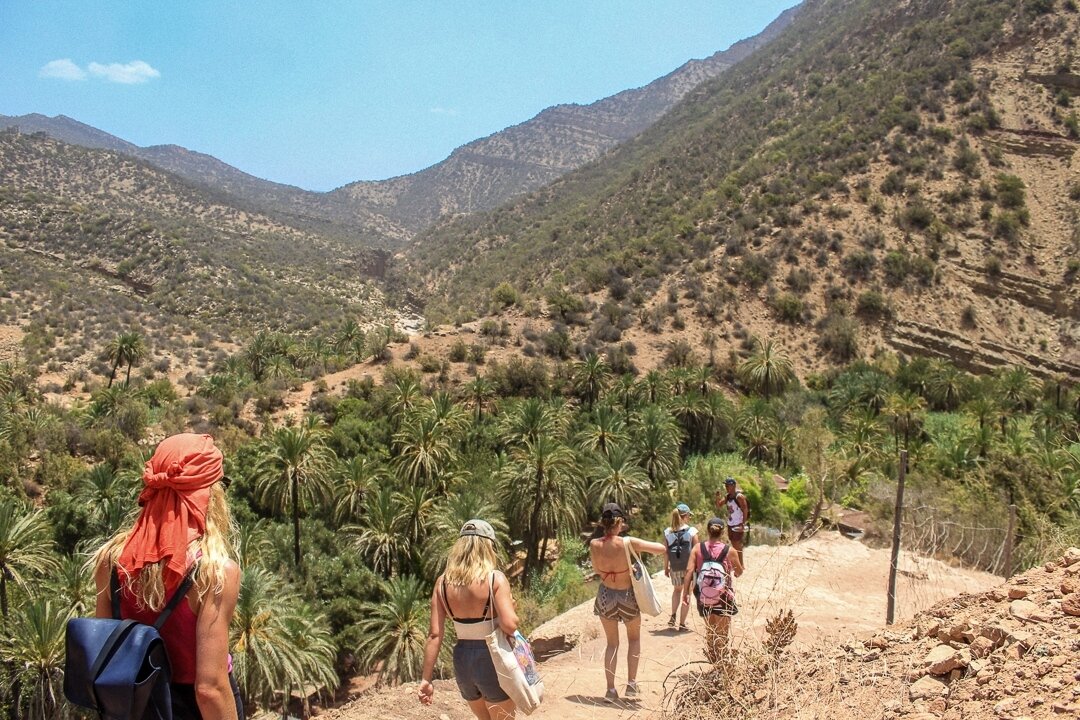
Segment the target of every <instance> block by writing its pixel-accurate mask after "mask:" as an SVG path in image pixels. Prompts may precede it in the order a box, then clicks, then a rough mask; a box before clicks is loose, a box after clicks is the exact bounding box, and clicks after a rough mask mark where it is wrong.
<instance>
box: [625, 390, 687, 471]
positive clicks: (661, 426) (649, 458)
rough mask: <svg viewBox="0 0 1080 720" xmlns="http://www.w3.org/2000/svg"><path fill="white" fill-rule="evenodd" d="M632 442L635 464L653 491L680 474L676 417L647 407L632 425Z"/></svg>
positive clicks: (651, 406) (679, 434)
mask: <svg viewBox="0 0 1080 720" xmlns="http://www.w3.org/2000/svg"><path fill="white" fill-rule="evenodd" d="M635 428H636V432H635V434H634V439H633V447H634V451H635V453H636V454H637V457H638V461H639V462H640V463H641V466H642V467H643V468H644V469H645V473H646V474H647V475H648V476H649V483H650V484H651V485H652V487H653V489H654V490H660V489H661V488H662V486H663V484H664V482H665V481H667V480H669V479H670V478H672V477H674V476H675V475H676V474H677V473H678V472H679V462H680V460H679V447H680V445H681V444H682V430H681V428H680V427H679V424H678V423H677V422H676V421H675V418H674V417H672V416H671V413H669V412H668V411H667V410H665V409H663V408H662V407H660V406H658V405H649V406H648V407H646V408H645V410H644V411H643V412H642V413H641V417H640V419H639V421H638V422H637V423H636V424H635Z"/></svg>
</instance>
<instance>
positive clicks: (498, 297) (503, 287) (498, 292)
mask: <svg viewBox="0 0 1080 720" xmlns="http://www.w3.org/2000/svg"><path fill="white" fill-rule="evenodd" d="M491 299H492V301H494V302H495V304H497V305H499V306H500V307H504V308H507V307H510V306H511V305H517V304H519V303H520V302H521V296H520V295H519V294H518V291H517V290H515V289H514V286H513V285H511V284H510V283H508V282H506V281H505V280H504V281H503V282H501V283H499V284H498V285H496V286H495V288H494V289H493V290H492V291H491Z"/></svg>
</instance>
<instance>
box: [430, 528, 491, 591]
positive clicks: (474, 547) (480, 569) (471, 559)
mask: <svg viewBox="0 0 1080 720" xmlns="http://www.w3.org/2000/svg"><path fill="white" fill-rule="evenodd" d="M498 564H499V558H498V556H497V555H496V554H495V543H493V542H491V541H490V540H488V539H487V538H483V537H480V536H478V535H465V536H463V537H459V538H458V539H457V542H455V543H454V545H453V547H451V548H450V554H449V556H447V558H446V574H445V575H443V578H444V579H445V580H446V583H447V584H448V585H458V586H464V585H473V584H475V583H478V582H481V581H485V582H486V581H487V579H488V577H489V576H490V575H491V573H493V572H495V569H496V568H497V567H498Z"/></svg>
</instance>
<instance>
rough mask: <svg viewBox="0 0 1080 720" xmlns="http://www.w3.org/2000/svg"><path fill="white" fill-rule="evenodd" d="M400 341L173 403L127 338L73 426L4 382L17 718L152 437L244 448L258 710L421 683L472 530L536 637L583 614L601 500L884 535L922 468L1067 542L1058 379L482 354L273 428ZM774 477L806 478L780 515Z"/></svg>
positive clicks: (9, 654)
mask: <svg viewBox="0 0 1080 720" xmlns="http://www.w3.org/2000/svg"><path fill="white" fill-rule="evenodd" d="M346 336H347V337H346ZM395 339H396V338H395V337H394V334H393V333H392V332H390V331H380V332H373V333H370V334H365V333H363V332H361V331H359V330H358V329H356V328H355V327H353V326H352V325H351V324H350V325H347V326H346V327H345V329H344V331H342V332H341V333H339V334H338V335H335V336H333V337H328V338H319V339H307V340H297V339H295V338H292V337H289V336H285V335H275V334H268V333H263V334H260V335H258V336H256V337H255V338H254V339H253V340H252V341H251V342H250V343H249V344H248V346H247V347H246V348H245V349H244V350H243V351H241V352H239V353H237V354H235V355H233V356H230V357H227V358H225V359H223V360H222V361H221V362H219V363H218V365H217V366H216V367H215V368H213V372H211V373H210V374H209V375H207V376H206V377H204V378H203V379H202V380H201V382H200V384H199V385H198V386H197V388H196V391H195V392H194V393H193V394H192V395H191V396H189V397H187V398H184V399H180V398H179V397H178V393H177V392H176V389H175V388H174V387H173V386H172V384H171V383H170V382H169V381H168V380H167V379H165V378H157V379H154V378H151V377H147V375H148V373H140V374H137V375H136V376H135V377H134V378H132V377H130V373H127V374H126V376H125V381H124V382H123V383H119V384H118V383H113V382H112V380H113V376H114V375H115V370H116V369H117V367H120V366H123V365H127V366H128V367H129V368H130V366H131V365H133V364H138V362H139V361H140V358H141V357H142V356H143V355H144V354H145V353H146V348H145V347H144V344H143V341H142V339H141V338H139V337H137V336H136V337H131V336H122V337H120V338H118V339H117V341H116V342H115V343H113V344H110V345H109V347H108V348H106V351H105V354H106V356H107V357H109V358H110V359H111V360H112V361H113V366H112V367H111V370H112V372H111V373H110V375H109V376H108V378H107V382H106V381H102V382H100V383H97V384H96V386H95V387H93V388H91V389H92V393H91V395H90V399H89V401H88V402H80V401H77V402H75V404H73V405H72V406H71V407H68V408H64V407H61V406H60V405H58V404H56V403H49V402H46V401H45V400H44V399H43V398H42V396H41V394H40V393H39V391H38V390H37V389H36V385H35V382H34V378H33V374H32V373H31V372H30V370H29V369H28V368H27V367H25V366H20V365H12V364H6V365H3V366H2V368H0V472H2V476H3V477H4V478H5V482H4V486H3V488H2V490H0V492H2V494H3V502H2V503H0V614H2V623H3V636H4V638H5V642H4V643H3V645H2V646H0V672H2V673H3V675H4V681H3V682H2V683H0V687H2V688H3V690H2V691H0V692H2V693H3V695H2V699H3V703H4V704H5V705H6V706H7V707H8V708H9V709H11V710H13V711H15V710H14V709H15V708H17V712H19V713H21V714H22V715H23V716H26V717H31V718H49V717H62V716H65V715H71V714H72V711H71V710H70V709H69V708H68V707H67V706H66V705H65V703H64V702H63V700H62V695H61V692H60V686H61V682H62V666H63V630H64V623H65V621H66V619H67V618H68V617H70V616H72V615H74V614H85V613H88V612H90V611H92V607H93V586H92V582H91V577H90V573H89V572H88V571H87V568H86V565H85V563H86V559H87V557H88V552H89V551H90V550H92V549H93V548H95V547H96V546H97V545H98V544H99V543H100V542H101V541H102V540H103V539H104V538H105V537H107V536H109V535H111V534H112V533H113V532H115V531H116V530H117V528H119V527H121V526H122V525H123V524H124V523H126V522H129V521H130V520H131V513H132V512H133V511H134V509H135V506H136V503H135V497H136V494H137V491H138V487H137V486H138V484H139V476H140V471H141V466H142V464H143V462H144V461H145V459H146V457H147V455H148V453H149V452H150V450H151V449H152V447H153V438H156V437H160V436H162V435H164V434H166V433H169V432H174V431H178V430H180V429H182V428H184V427H191V428H195V429H197V430H200V431H208V432H211V433H213V434H214V435H215V436H216V437H217V438H218V439H219V442H220V443H221V444H222V445H223V446H224V447H225V448H226V450H227V458H228V473H229V475H230V477H232V478H234V484H233V486H232V487H231V489H230V497H231V500H232V504H233V508H234V512H235V514H236V516H237V519H238V524H239V531H238V535H237V537H236V546H237V552H238V555H239V558H238V559H239V560H240V562H241V564H242V567H243V584H242V593H241V599H240V602H239V605H238V608H237V612H236V618H235V621H234V625H233V629H232V652H233V656H234V658H235V666H236V674H237V677H238V681H239V683H240V687H241V689H242V692H243V694H244V696H245V699H246V700H247V702H249V703H251V704H255V705H260V706H264V707H275V706H280V705H281V704H282V702H284V701H285V699H286V698H288V697H289V696H290V695H295V696H296V699H295V700H294V701H295V702H305V701H306V697H307V695H308V694H309V693H310V692H311V689H312V688H316V689H318V690H319V691H320V692H321V693H323V694H327V693H331V692H332V691H333V689H334V688H336V687H337V686H338V684H339V682H340V681H341V679H342V678H344V677H347V676H349V675H350V674H355V673H358V672H376V673H378V674H379V677H380V680H381V681H382V682H386V683H397V682H401V681H405V680H409V679H414V678H415V677H416V676H417V674H418V671H419V668H420V662H421V656H422V646H423V642H424V638H425V634H426V629H427V622H428V603H427V598H428V596H429V594H430V588H431V583H432V581H433V579H434V578H435V577H436V576H437V575H438V573H439V572H440V570H441V565H442V562H443V561H444V558H445V554H446V550H447V549H448V548H449V546H450V545H451V544H452V542H453V540H454V539H455V537H456V533H457V529H458V528H459V527H460V525H461V524H462V523H463V522H464V521H465V520H467V519H469V518H472V517H484V518H488V519H489V520H491V521H492V524H493V525H494V526H495V527H496V528H497V530H498V532H499V534H500V536H501V538H502V540H503V542H502V546H503V548H504V550H505V551H506V560H507V562H508V563H509V562H511V561H513V562H514V565H513V567H515V568H516V569H520V571H521V572H520V574H519V575H518V578H517V582H519V583H520V584H521V586H522V587H521V589H520V591H521V592H522V593H523V595H522V600H521V608H520V610H521V611H522V615H523V617H524V618H525V621H526V623H527V625H528V627H534V626H535V625H536V624H537V623H539V622H541V621H543V620H544V619H546V618H548V617H551V616H553V615H554V614H556V613H558V612H561V611H562V610H565V609H566V608H567V607H569V606H570V605H572V604H574V603H576V602H580V601H581V600H583V599H584V598H585V597H586V596H587V594H588V587H587V585H586V583H585V580H584V573H583V563H584V552H583V544H582V543H581V542H580V532H581V531H582V530H585V529H587V527H588V520H589V518H593V517H595V515H596V513H597V509H598V507H599V506H600V505H601V504H602V503H603V502H606V501H609V500H615V501H617V502H619V503H621V504H623V505H624V506H627V507H632V508H635V517H634V525H635V532H637V533H639V534H643V535H649V534H655V533H658V531H659V529H660V528H661V527H662V525H663V521H664V519H665V518H666V515H667V512H668V511H669V510H670V507H671V506H672V503H673V502H675V501H676V500H679V501H685V502H689V503H691V504H692V505H693V506H695V507H706V506H707V505H708V503H709V502H710V501H711V493H712V491H713V490H714V489H715V488H716V487H717V486H718V484H719V481H720V479H721V478H722V477H723V475H726V474H734V475H736V476H737V477H739V479H740V482H741V484H742V486H743V487H744V488H745V489H746V491H747V493H748V495H749V498H750V502H751V504H752V506H753V512H754V516H755V518H758V519H759V521H760V523H761V524H762V525H766V526H772V527H777V528H781V527H788V528H790V527H791V526H792V525H793V524H796V523H804V522H808V523H813V524H816V523H817V521H818V519H819V518H820V517H821V516H822V515H823V510H825V509H827V508H828V506H830V505H831V504H833V503H838V502H843V503H844V504H846V505H849V506H854V507H861V508H863V509H866V510H867V511H869V512H871V513H872V514H876V515H878V516H880V517H883V518H887V517H888V516H889V514H890V512H891V511H890V509H889V504H888V501H887V498H888V495H889V493H890V492H891V488H892V487H893V485H892V480H891V478H893V477H894V473H895V470H896V463H897V451H898V450H899V449H901V448H905V449H907V450H908V451H909V453H910V456H911V463H910V464H911V475H910V478H911V481H910V482H911V487H912V491H911V492H913V493H914V495H915V496H917V497H918V498H919V500H920V502H922V503H924V504H927V505H931V506H933V507H935V508H938V509H939V510H940V511H941V512H942V513H948V514H950V515H951V516H954V517H958V516H963V517H967V518H971V519H973V522H974V521H979V522H983V523H984V524H988V525H993V524H994V522H993V521H994V519H995V518H1000V517H1001V516H1002V513H1003V512H1004V508H1005V507H1006V505H1007V504H1008V503H1015V504H1017V505H1018V507H1019V513H1020V533H1019V535H1018V541H1017V542H1018V547H1017V554H1018V556H1019V557H1021V558H1022V559H1023V561H1024V562H1026V563H1033V562H1036V561H1038V560H1039V558H1040V557H1042V556H1043V555H1045V554H1046V553H1047V552H1050V551H1052V550H1053V548H1055V547H1057V546H1059V545H1060V544H1061V543H1064V542H1069V541H1070V539H1071V542H1074V543H1075V542H1076V537H1077V535H1078V528H1080V519H1078V511H1080V445H1077V433H1078V427H1080V392H1078V390H1077V388H1074V387H1072V386H1071V385H1070V383H1068V382H1067V381H1066V380H1065V379H1064V378H1059V379H1056V380H1050V381H1040V380H1038V379H1037V378H1035V377H1034V376H1033V375H1032V374H1031V373H1029V372H1028V371H1027V370H1025V369H1023V368H1009V369H1006V370H1003V371H1001V372H999V373H998V374H996V375H992V376H984V377H974V376H971V375H969V374H967V373H964V372H962V371H961V370H959V369H957V368H956V367H954V366H952V365H950V364H948V363H947V362H944V361H930V360H926V359H922V358H917V359H913V360H910V361H907V360H903V359H901V358H897V357H895V356H885V357H882V358H880V359H878V360H877V361H875V362H873V363H868V362H864V361H857V362H855V363H854V364H851V365H848V366H847V367H844V368H838V369H836V370H834V371H830V372H828V373H825V374H822V375H815V376H811V377H808V378H806V381H805V384H803V383H800V382H799V381H798V380H797V378H796V377H795V374H794V372H793V370H792V366H791V363H790V361H789V360H788V359H787V357H786V355H785V353H784V350H783V348H781V347H779V346H778V345H776V344H775V343H773V342H770V341H763V342H758V343H756V345H754V346H753V348H752V350H751V351H749V352H747V353H746V355H745V356H744V358H743V359H741V360H740V359H738V357H737V356H736V355H734V354H732V355H731V357H729V358H728V359H726V360H722V361H720V362H715V358H711V360H713V362H709V363H702V362H700V361H699V360H698V358H697V357H696V356H695V354H694V353H693V352H689V353H688V352H673V353H669V355H668V357H667V362H666V366H665V367H663V368H661V369H657V370H653V371H649V372H647V373H644V374H641V375H635V374H631V373H625V374H617V373H615V372H614V371H613V370H612V368H611V366H610V365H609V364H608V362H607V361H605V360H604V359H602V358H600V357H598V356H595V355H588V356H586V357H583V358H581V359H578V360H568V361H558V360H555V361H551V360H548V361H545V360H541V359H539V358H536V359H531V360H530V359H526V358H523V357H517V358H514V359H511V360H510V361H508V362H506V363H503V364H500V363H496V362H489V363H483V353H482V352H480V353H473V354H472V358H471V359H470V360H469V361H468V362H469V365H468V369H469V370H470V371H471V372H472V379H471V380H470V381H468V382H467V383H464V384H462V385H460V386H458V387H456V388H455V387H453V386H452V385H451V384H450V383H449V382H448V380H447V376H446V369H447V366H448V365H449V364H450V363H449V362H443V363H442V364H441V368H440V369H439V370H432V372H425V373H421V372H417V371H415V370H411V369H408V368H406V367H402V366H399V365H393V364H386V366H385V367H384V369H383V371H382V372H383V382H382V383H379V384H376V383H374V382H371V381H370V380H368V381H363V382H362V381H351V382H349V384H348V386H347V389H346V391H345V392H344V393H342V394H340V395H332V394H330V393H329V392H327V391H326V388H325V385H323V386H321V387H320V386H319V384H318V381H316V386H317V388H318V389H319V390H320V391H317V392H316V393H315V394H314V395H313V396H312V398H311V400H310V402H309V404H308V407H307V412H306V413H305V414H304V415H303V416H302V417H297V418H288V419H287V420H286V421H284V422H281V423H275V422H274V421H273V420H271V415H270V413H269V410H271V409H273V408H275V407H277V406H278V405H280V402H281V397H282V394H283V393H284V391H285V390H286V389H287V388H289V387H290V386H295V385H296V384H297V383H299V382H301V381H302V380H304V379H305V378H317V377H319V376H320V375H321V374H322V373H324V372H325V370H326V368H327V367H328V366H336V365H339V364H347V363H348V362H355V361H357V360H360V359H364V360H368V361H370V362H384V361H385V360H386V358H387V346H388V344H389V343H390V342H392V341H393V340H395ZM707 345H708V344H707ZM710 355H712V349H711V347H710ZM477 360H479V361H480V363H482V364H477ZM463 362H464V360H463ZM252 406H253V407H256V408H261V409H263V410H264V411H266V412H264V413H263V414H262V416H261V420H260V421H258V422H253V421H251V420H247V419H245V415H244V413H243V411H244V408H245V407H252ZM147 439H149V440H150V442H145V441H146V440H147ZM773 472H781V473H783V474H785V475H788V476H792V482H791V485H790V488H789V489H788V491H787V492H786V493H784V494H781V493H779V492H778V491H777V490H776V488H775V486H774V484H773V483H772V481H771V476H772V474H773ZM971 560H972V561H973V562H978V561H979V558H971Z"/></svg>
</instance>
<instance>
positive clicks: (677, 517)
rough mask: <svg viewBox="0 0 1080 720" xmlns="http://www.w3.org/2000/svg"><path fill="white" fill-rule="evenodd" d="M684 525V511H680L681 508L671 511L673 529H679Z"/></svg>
mask: <svg viewBox="0 0 1080 720" xmlns="http://www.w3.org/2000/svg"><path fill="white" fill-rule="evenodd" d="M682 525H683V521H682V513H681V512H679V508H675V509H674V510H672V511H671V529H672V530H678V529H679V528H681V527H682Z"/></svg>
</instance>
